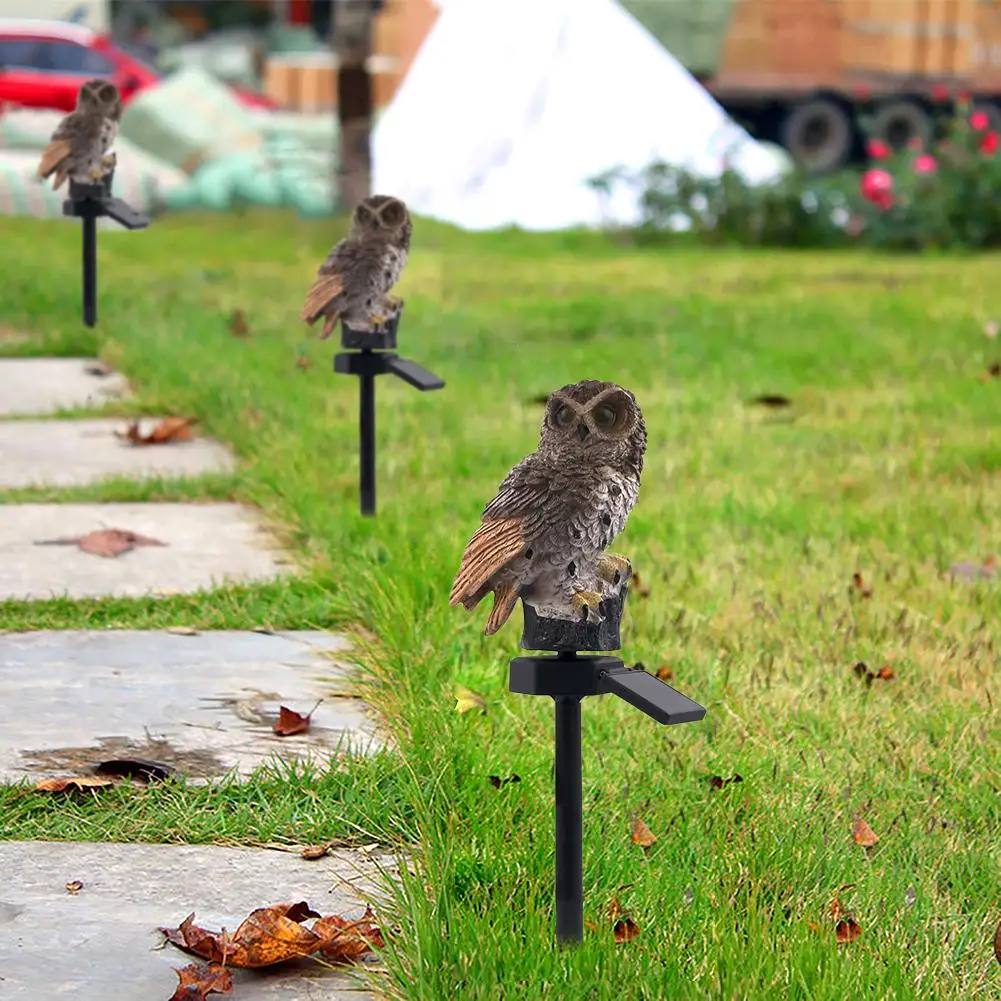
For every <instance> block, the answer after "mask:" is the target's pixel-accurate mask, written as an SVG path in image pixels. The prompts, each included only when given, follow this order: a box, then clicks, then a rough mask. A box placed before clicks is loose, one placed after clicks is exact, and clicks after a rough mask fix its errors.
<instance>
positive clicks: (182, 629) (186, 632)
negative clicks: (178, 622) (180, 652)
mask: <svg viewBox="0 0 1001 1001" xmlns="http://www.w3.org/2000/svg"><path fill="white" fill-rule="evenodd" d="M164 632H167V633H170V634H171V636H197V635H198V630H197V629H192V628H191V626H167V628H166V629H165V630H164Z"/></svg>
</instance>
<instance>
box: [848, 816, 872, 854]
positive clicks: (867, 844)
mask: <svg viewBox="0 0 1001 1001" xmlns="http://www.w3.org/2000/svg"><path fill="white" fill-rule="evenodd" d="M852 837H853V838H854V839H855V844H857V845H861V846H862V847H863V848H871V847H872V846H873V845H874V844H875V843H876V842H877V841H879V835H878V834H877V833H876V832H875V831H874V830H873V829H872V828H871V827H870V826H869V825H868V824H867V823H866V822H865V821H864V820H863V819H862V818H861V817H859V818H858V820H856V821H855V826H854V827H853V828H852Z"/></svg>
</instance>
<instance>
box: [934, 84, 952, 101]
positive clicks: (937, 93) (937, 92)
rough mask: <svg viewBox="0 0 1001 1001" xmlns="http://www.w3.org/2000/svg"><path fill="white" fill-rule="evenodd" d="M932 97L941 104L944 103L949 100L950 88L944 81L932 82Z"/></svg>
mask: <svg viewBox="0 0 1001 1001" xmlns="http://www.w3.org/2000/svg"><path fill="white" fill-rule="evenodd" d="M931 99H932V100H933V101H937V102H938V103H939V104H944V103H945V102H946V101H948V100H949V88H948V87H946V85H945V84H944V83H935V84H932V88H931Z"/></svg>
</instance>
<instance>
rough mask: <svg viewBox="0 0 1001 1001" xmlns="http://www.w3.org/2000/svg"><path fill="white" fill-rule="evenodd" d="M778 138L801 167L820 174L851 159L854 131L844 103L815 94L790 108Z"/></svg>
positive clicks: (841, 165) (834, 168)
mask: <svg viewBox="0 0 1001 1001" xmlns="http://www.w3.org/2000/svg"><path fill="white" fill-rule="evenodd" d="M779 137H780V142H781V144H782V145H783V146H784V147H785V148H786V149H787V150H788V151H789V153H790V154H791V156H792V158H793V159H794V160H795V161H796V163H797V164H799V166H801V167H803V168H805V169H806V170H809V171H813V172H816V173H818V174H819V173H825V172H826V171H829V170H837V169H838V168H839V167H843V166H844V165H845V164H846V163H847V162H848V158H849V157H850V156H851V152H852V146H853V144H854V141H855V130H854V128H853V126H852V122H851V119H850V118H849V116H848V112H847V111H846V110H845V108H844V107H842V105H840V104H838V103H837V102H836V101H831V100H828V99H827V98H825V97H815V98H811V99H810V100H808V101H803V102H801V103H800V104H797V105H794V106H793V107H792V108H790V109H789V112H788V114H787V115H786V116H785V119H784V121H783V122H782V128H781V130H780V133H779Z"/></svg>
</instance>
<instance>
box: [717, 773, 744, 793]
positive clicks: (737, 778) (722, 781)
mask: <svg viewBox="0 0 1001 1001" xmlns="http://www.w3.org/2000/svg"><path fill="white" fill-rule="evenodd" d="M743 781H744V779H743V776H741V775H737V774H736V773H734V774H733V775H731V776H730V777H729V778H728V779H724V778H721V777H720V776H719V775H710V776H709V787H710V788H711V789H722V788H723V786H728V785H729V784H730V783H731V782H743Z"/></svg>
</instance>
